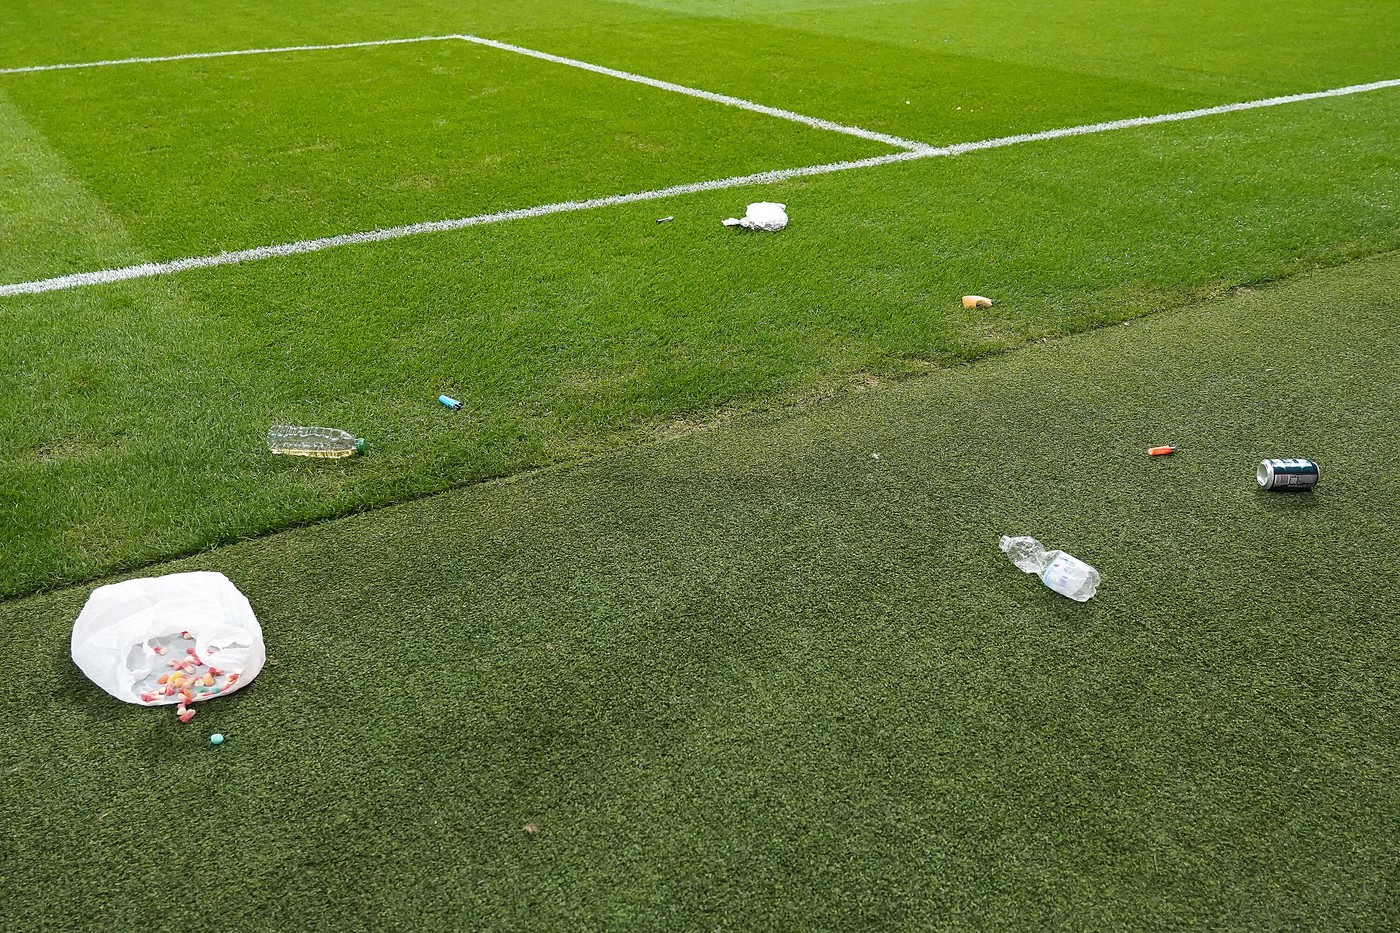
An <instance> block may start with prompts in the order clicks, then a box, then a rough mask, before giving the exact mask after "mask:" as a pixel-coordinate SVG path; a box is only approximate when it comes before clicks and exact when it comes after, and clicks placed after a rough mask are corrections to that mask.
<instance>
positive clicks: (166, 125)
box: [0, 0, 1400, 597]
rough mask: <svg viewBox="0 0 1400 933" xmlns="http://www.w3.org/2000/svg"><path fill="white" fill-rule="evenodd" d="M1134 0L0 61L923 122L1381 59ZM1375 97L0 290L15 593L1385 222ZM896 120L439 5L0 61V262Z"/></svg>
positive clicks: (438, 486)
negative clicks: (318, 449)
mask: <svg viewBox="0 0 1400 933" xmlns="http://www.w3.org/2000/svg"><path fill="white" fill-rule="evenodd" d="M1142 6H1143V8H1141V9H1137V8H1129V9H1119V8H1118V5H1116V4H1107V3H1104V2H1101V0H1055V2H1053V3H1030V2H1016V3H1002V4H995V5H988V4H973V3H963V2H937V3H931V2H912V3H878V2H864V3H844V4H840V3H836V4H833V3H821V4H812V3H805V2H770V3H752V4H736V3H646V4H644V3H630V4H622V3H578V2H568V3H563V2H557V0H553V2H519V3H512V4H508V5H507V4H487V3H460V2H447V0H441V2H436V0H406V2H400V3H395V4H387V3H368V2H359V3H348V4H341V5H337V6H336V7H335V8H334V9H326V8H325V7H324V6H323V5H321V4H311V3H309V2H306V0H297V2H289V3H282V4H276V5H268V4H263V3H254V2H251V0H235V2H229V3H224V4H220V5H218V6H217V7H213V8H208V9H205V8H201V9H200V10H199V12H198V14H190V13H189V12H188V9H187V6H186V5H185V4H177V3H174V2H173V0H163V2H143V3H140V4H137V3H135V2H133V0H119V2H107V0H104V2H102V3H97V2H95V0H74V2H69V3H64V4H55V3H53V2H51V0H44V2H36V0H16V2H13V3H9V4H6V6H5V8H4V10H2V11H0V68H3V67H14V66H23V65H35V64H48V63H58V62H81V61H92V60H98V59H110V58H119V57H124V56H150V55H163V54H181V53H188V52H198V51H215V50H221V49H237V48H255V47H269V46H287V45H298V44H306V43H325V42H347V41H362V40H371V39H380V38H393V37H405V36H417V35H430V34H444V33H456V32H470V33H474V34H479V35H485V36H488V37H491V38H497V39H502V40H505V41H510V42H515V43H518V44H521V45H525V46H530V47H535V48H541V49H544V50H546V51H550V52H556V53H559V54H564V55H570V56H574V57H577V58H581V59H585V60H588V61H592V62H596V63H598V64H602V65H607V66H612V67H618V68H623V69H628V70H632V71H636V72H640V73H642V74H646V75H650V76H652V77H657V78H662V79H668V80H673V81H678V82H681V83H686V84H691V85H694V86H698V87H701V88H705V89H708V90H713V91H718V92H723V93H729V94H734V95H738V96H740V97H745V98H749V99H753V100H757V101H759V102H761V103H764V104H769V105H773V106H779V107H787V108H790V109H793V110H796V111H798V112H801V113H806V114H810V115H812V116H816V117H822V118H826V119H832V120H838V121H844V122H847V123H852V124H856V125H860V126H864V127H867V128H869V129H874V130H880V131H883V132H887V133H895V134H898V135H901V136H907V137H911V138H914V139H919V140H922V141H924V142H928V143H936V144H942V143H952V142H963V141H970V140H978V139H984V138H988V137H995V136H1002V135H1006V134H1010V133H1018V132H1026V131H1035V130H1044V129H1051V128H1056V127H1062V126H1067V125H1074V124H1080V123H1086V122H1092V121H1098V120H1106V119H1113V118H1119V117H1132V116H1140V115H1144V114H1153V113H1160V112H1166V111H1174V110H1182V109H1187V108H1192V107H1200V106H1206V105H1213V104H1221V103H1229V102H1233V101H1239V100H1248V99H1254V98H1260V97H1267V96H1271V95H1277V94H1285V93H1294V92H1302V91H1314V90H1321V89H1325V88H1329V87H1336V86H1340V85H1345V84H1353V83H1357V82H1366V81H1373V80H1377V79H1385V78H1394V77H1397V76H1400V21H1398V20H1397V10H1400V8H1397V6H1396V5H1395V4H1393V3H1389V2H1355V0H1347V2H1342V0H1326V2H1317V3H1309V4H1297V5H1293V6H1286V5H1284V6H1281V5H1277V4H1273V5H1270V6H1269V7H1268V8H1267V9H1264V8H1261V7H1260V6H1259V5H1257V4H1252V3H1245V2H1243V0H1232V2H1223V3H1220V2H1217V3H1204V2H1191V3H1185V4H1175V5H1173V6H1172V7H1171V8H1170V9H1168V8H1166V7H1165V6H1160V5H1142ZM988 7H991V8H988ZM1397 132H1400V91H1395V90H1385V91H1379V92H1375V93H1371V94H1365V95H1358V96H1354V97H1346V98H1339V99H1334V100H1326V101H1313V102H1309V103H1306V104H1297V105H1290V106H1287V107H1279V108H1275V109H1272V110H1267V111H1256V112H1249V113H1236V114H1230V115H1226V116H1221V117H1216V118H1210V119H1206V120H1198V121H1191V122H1188V123H1180V124H1173V125H1165V126H1157V127H1150V128H1144V129H1138V130H1133V131H1127V132H1118V133H1113V134H1107V135H1103V136H1094V137H1082V138H1076V139H1067V140H1057V141H1054V142H1048V143H1040V144H1034V145H1024V146H1018V147H1013V148H1007V149H1001V150H996V151H990V152H982V153H975V154H970V155H967V156H963V157H959V158H957V159H936V160H928V161H924V162H918V163H909V164H903V165H897V166H883V167H880V168H876V169H870V170H864V171H859V172H847V173H844V174H840V175H830V176H823V177H820V178H809V179H804V180H799V181H790V182H787V183H783V184H780V185H771V186H764V187H758V188H749V189H738V190H731V191H721V192H712V193H708V194H702V195H689V196H686V197H681V198H674V199H670V200H665V201H658V202H653V203H649V204H641V205H632V206H629V207H615V208H609V209H604V210H598V211H592V212H588V213H583V214H572V215H560V216H551V217H544V218H539V219H536V220H530V221H520V222H515V223H511V224H505V225H500V226H494V227H489V228H478V229H472V230H466V231H459V232H456V233H451V234H435V235H431V236H423V237H416V238H413V239H409V240H400V241H396V242H394V243H384V244H376V245H371V246H364V247H349V248H344V249H338V250H331V251H327V252H323V253H317V254H314V255H308V256H301V257H296V258H289V259H278V260H270V261H266V262H261V263H254V264H249V265H243V266H236V267H225V268H221V269H215V270H207V271H202V272H193V273H186V274H181V275H176V276H171V277H168V278H163V279H153V280H143V281H136V282H128V283H124V284H119V285H110V286H101V287H92V288H84V289H75V290H71V291H64V292H55V293H50V294H47V295H40V296H35V297H8V298H0V347H3V351H0V352H3V354H4V365H3V366H0V524H2V525H3V543H0V548H3V550H0V597H3V596H13V595H18V594H22V593H27V592H32V591H34V590H36V589H41V588H45V587H52V586H56V585H61V584H63V583H66V582H73V581H77V580H82V579H89V578H91V577H92V576H93V575H95V574H100V573H107V572H111V571H113V570H117V569H121V568H128V567H134V566H139V565H141V564H142V563H145V562H149V561H151V560H154V559H158V558H163V557H168V556H171V555H175V554H180V553H187V552H190V551H194V550H197V549H200V548H203V547H207V546H211V545H214V544H218V543H224V542H229V541H234V540H237V539H240V538H246V537H250V536H254V535H259V534H263V533H267V532H270V531H275V530H277V529H279V528H284V527H287V526H289V525H295V524H298V523H304V522H310V521H314V520H317V519H321V518H325V517H328V516H334V515H339V514H344V513H347V512H351V511H356V510H362V509H367V508H372V507H375V506H378V505H383V504H385V503H388V502H393V501H396V500H402V499H407V498H412V497H414V496H419V495H423V494H426V493H430V492H433V491H438V490H442V489H446V488H450V487H453V486H458V485H462V484H466V483H470V482H473V481H476V480H480V479H483V478H487V477H493V476H500V475H506V474H510V473H513V472H516V471H519V470H521V469H524V468H527V467H531V466H538V465H542V464H547V463H552V462H558V461H561V460H568V459H571V458H575V457H578V456H581V455H587V454H591V453H596V452H598V451H600V450H602V449H604V448H606V447H608V446H609V445H613V444H616V443H619V442H626V441H631V440H635V439H637V438H639V437H647V436H650V435H651V434H652V433H654V432H656V431H658V430H661V431H665V430H666V429H667V426H668V425H671V424H673V423H675V422H677V421H682V422H684V421H687V420H697V419H699V420H703V419H706V418H709V417H712V416H713V415H714V414H715V413H716V412H720V411H725V410H736V409H737V410H743V409H751V408H762V407H764V406H766V405H769V404H772V403H773V402H774V401H775V400H791V399H800V398H807V397H812V396H815V395H822V394H825V393H829V392H831V391H833V390H836V389H839V388H840V387H841V386H844V385H846V384H849V383H851V382H856V383H859V382H863V381H865V380H866V379H867V378H868V377H869V376H870V375H871V374H873V375H875V376H876V377H880V376H892V375H903V374H908V373H911V372H919V371H923V370H926V369H928V368H930V367H936V366H940V365H943V364H948V363H955V362H960V361H964V360H968V359H972V358H976V357H978V356H981V355H985V354H987V353H989V352H994V351H998V350H1001V349H1005V348H1007V347H1013V346H1017V345H1020V344H1023V343H1025V342H1027V341H1032V340H1036V339H1039V338H1042V337H1048V336H1056V335H1061V334H1065V333H1071V332H1075V331H1080V330H1084V329H1086V328H1090V327H1094V326H1097V325H1101V324H1104V323H1110V322H1113V321H1116V320H1120V319H1124V318H1131V317H1134V316H1138V315H1141V314H1143V313H1146V312H1150V311H1154V310H1159V309H1161V308H1164V307H1171V306H1176V305H1180V304H1181V303H1182V302H1185V301H1188V300H1190V299H1192V298H1195V297H1200V296H1202V295H1206V294H1213V293H1218V292H1220V291H1221V290H1223V289H1225V288H1227V287H1229V286H1231V285H1234V284H1239V283H1250V282H1259V281H1263V280H1267V279H1271V278H1275V277H1278V276H1282V275H1288V274H1292V273H1295V272H1298V271H1300V270H1305V269H1308V268H1312V267H1315V266H1319V265H1329V264H1334V263H1337V262H1341V261H1343V260H1345V259H1348V258H1352V257H1356V256H1364V255H1368V254H1372V253H1376V252H1380V251H1384V250H1389V249H1394V248H1397V247H1400V233H1397V231H1400V190H1397V188H1398V187H1400V186H1397V179H1400V157H1398V156H1397V154H1396V150H1395V147H1394V145H1393V142H1394V139H1395V138H1396V135H1397ZM882 151H888V150H885V149H883V148H882V147H881V146H879V145H877V144H873V143H870V142H867V141H864V140H860V139H853V138H850V137H846V136H842V135H837V134H832V133H826V132H820V131H816V130H810V129H807V128H804V127H801V126H798V125H795V124H791V123H787V122H783V121H778V120H773V119H768V118H766V117H762V116H759V115H756V114H753V113H748V112H742V111H738V110H734V109H731V108H726V107H723V106H719V105H715V104H710V103H707V102H703V101H699V100H695V99H692V98H686V97H681V96H677V95H673V94H669V93H667V92H664V91H660V90H657V89H653V88H646V87H640V86H637V85H633V84H627V83H623V82H616V81H611V80H610V79H608V78H605V77H602V76H599V75H595V74H588V73H584V72H581V71H577V70H573V69H569V68H565V67H562V66H556V65H551V64H547V63H544V62H540V61H536V60H532V59H527V58H522V57H518V56H513V55H510V54H508V53H504V52H500V51H497V50H491V49H484V48H480V47H474V46H468V45H466V44H464V43H456V42H453V43H425V44H420V45H413V46H394V47H382V48H374V49H353V50H336V51H322V52H304V53H289V54H285V55H275V56H249V57H240V58H227V59H207V60H200V61H186V62H165V63H156V64H145V65H130V66H121V67H112V68H103V69H97V70H91V71H84V70H75V71H61V72H42V73H31V74H15V75H0V284H8V283H12V282H16V281H23V280H27V279H31V278H36V277H47V276H52V275H60V274H66V273H70V272H81V271H88V270H92V269H100V268H107V267H110V266H114V265H123V264H127V263H132V262H140V261H145V260H148V259H171V258H179V257H182V256H189V255H198V254H203V253H208V252H213V251H218V250H221V249H234V248H241V247H250V246H258V245H264V244H266V243H270V242H280V241H284V240H287V239H299V238H304V237H312V236H319V235H323V234H327V233H341V232H353V231H355V230H364V229H370V228H372V227H375V226H383V225H392V224H398V223H406V222H413V221H420V220H437V219H442V218H445V217H454V216H466V215H471V214H476V213H482V212H485V211H491V210H497V209H500V208H503V207H512V208H513V207H530V206H533V205H535V204H538V203H541V202H545V201H552V200H559V199H568V198H580V197H583V198H586V197H594V196H600V195H609V194H622V193H627V192H630V191H637V190H642V189H646V188H649V187H656V186H664V185H669V184H675V183H682V182H691V181H701V180H705V179H708V178H713V177H720V176H726V175H731V174H737V173H744V172H749V171H754V170H759V169H769V168H788V167H794V166H800V165H805V164H810V163H813V162H824V161H831V160H838V159H853V158H860V157H862V156H866V155H871V154H877V153H880V152H882ZM763 199H776V200H781V201H786V202H787V203H788V205H789V207H790V209H791V212H792V216H793V223H792V226H790V227H789V228H788V230H786V231H784V232H783V233H782V234H780V235H778V236H775V237H757V236H745V235H742V234H737V233H736V232H735V231H731V230H726V229H723V228H722V227H720V225H719V220H720V219H722V218H724V217H728V216H733V215H735V214H737V213H739V212H741V211H742V209H743V206H744V204H745V203H746V202H747V201H750V200H763ZM665 215H674V216H675V217H676V220H675V222H674V223H671V224H668V225H665V226H661V227H658V226H656V225H655V224H654V220H655V219H656V218H657V217H660V216H665ZM966 292H979V293H990V294H992V295H994V296H995V297H996V298H997V299H998V305H997V307H996V308H994V309H993V311H992V312H991V313H978V314H965V313H963V312H962V311H961V310H960V309H959V307H958V306H957V297H958V296H959V295H961V294H964V293H966ZM444 392H445V393H447V394H450V395H454V396H456V397H458V398H461V399H463V401H465V402H466V408H465V410H464V411H463V412H461V413H460V414H458V415H450V414H449V413H447V412H446V411H444V410H443V409H441V408H439V407H437V406H436V404H435V402H434V399H435V398H436V396H437V395H438V394H439V393H444ZM281 421H292V422H300V423H311V424H328V425H332V426H339V427H344V428H347V429H349V430H352V431H354V432H355V433H357V434H361V435H364V436H365V437H367V438H368V440H369V443H370V449H371V454H370V456H368V457H366V458H364V459H363V460H361V461H358V462H355V463H347V464H341V465H339V466H331V467H323V468H319V469H315V470H308V469H306V468H305V465H304V464H298V463H287V462H283V461H279V460H276V459H274V458H271V457H269V456H268V455H267V454H266V453H265V451H264V450H263V448H262V437H263V435H264V434H265V432H266V430H267V427H268V426H269V425H270V424H272V423H274V422H281Z"/></svg>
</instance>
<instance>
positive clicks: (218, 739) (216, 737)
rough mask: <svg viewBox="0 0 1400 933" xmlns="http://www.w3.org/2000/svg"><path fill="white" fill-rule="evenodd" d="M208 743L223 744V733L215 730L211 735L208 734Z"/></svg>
mask: <svg viewBox="0 0 1400 933" xmlns="http://www.w3.org/2000/svg"><path fill="white" fill-rule="evenodd" d="M209 744H210V745H223V744H224V737H223V734H222V733H219V732H215V733H214V734H213V735H211V736H209Z"/></svg>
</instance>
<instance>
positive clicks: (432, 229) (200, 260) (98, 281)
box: [0, 79, 1400, 296]
mask: <svg viewBox="0 0 1400 933" xmlns="http://www.w3.org/2000/svg"><path fill="white" fill-rule="evenodd" d="M1393 87H1400V79H1393V80H1387V81H1373V82H1371V83H1370V84H1353V85H1350V86H1348V87H1340V88H1332V89H1331V90H1326V91H1313V92H1310V93H1306V94H1289V95H1287V96H1284V97H1269V98H1265V99H1263V100H1252V101H1243V102H1241V103H1235V104H1222V105H1220V106H1218V107H1202V108H1200V109H1197V110H1182V111H1177V112H1175V113H1163V114H1158V115H1157V116H1155V117H1134V118H1132V119H1128V120H1111V121H1109V122H1106V123H1088V124H1084V125H1082V126H1071V127H1065V128H1064V129H1058V130H1045V131H1043V132H1039V133H1021V134H1018V135H1015V136H1001V137H998V138H996V139H985V140H982V141H980V142H972V143H958V144H956V145H952V146H942V147H939V148H925V149H918V150H914V151H907V152H894V153H890V154H889V155H883V156H874V157H872V158H869V159H859V160H856V161H853V162H831V163H828V164H825V165H808V166H804V167H802V168H789V169H780V170H778V171H773V172H759V173H757V174H753V175H736V176H734V177H732V178H718V179H715V180H713V181H701V182H694V183H692V184H686V185H674V186H672V187H670V188H658V189H655V190H653V191H640V192H637V193H635V194H620V195H614V196H612V197H605V198H593V199H591V200H587V201H562V202H559V203H556V204H542V205H540V206H538V207H527V208H522V209H519V210H513V211H501V212H499V213H495V214H479V215H477V216H475V217H462V218H458V219H455V220H436V221H431V222H428V223H418V224H408V225H405V226H402V227H389V228H387V229H383V230H370V231H366V232H363V233H346V234H342V235H340V236H332V237H322V238H321V239H316V240H299V241H297V242H295V243H282V244H279V245H276V246H259V247H256V248H254V249H244V250H238V251H236V252H231V253H219V254H217V255H213V256H194V257H191V258H189V259H176V260H173V261H171V262H148V263H143V264H141V265H139V266H125V267H122V268H119V269H103V270H99V271H96V272H80V273H76V274H74V275H62V276H58V277H56V278H51V279H37V280H35V281H32V282H16V283H14V284H12V285H0V296H8V295H37V294H40V293H42V292H51V291H58V290H60V289H67V288H79V287H82V286H85V285H104V284H107V283H111V282H123V281H127V280H129V279H144V278H151V277H152V276H157V275H168V274H170V273H172V272H185V271H188V270H191V269H208V268H212V267H214V266H228V265H234V264H237V263H243V262H252V261H255V260H258V259H272V258H274V257H278V256H296V255H299V254H301V253H315V252H319V251H321V250H324V249H333V248H334V247H337V246H351V245H354V244H359V243H379V242H383V241H385V240H397V239H401V238H403V237H409V236H417V235H418V234H420V233H439V232H442V231H447V230H461V229H464V228H466V227H478V226H483V225H485V224H494V223H502V222H504V221H509V220H525V219H527V218H531V217H544V216H546V215H548V214H563V213H569V212H573V211H587V210H593V209H594V208H599V207H612V206H614V205H618V204H633V203H636V202H638V201H653V200H656V199H658V198H669V197H675V196H677V195H683V194H694V193H697V192H701V191H718V190H721V189H724V188H739V187H744V186H750V185H766V184H771V183H773V182H778V181H783V180H785V179H789V178H802V177H806V176H810V175H825V174H828V173H831V172H845V171H849V170H851V169H859V168H872V167H874V166H877V165H890V164H892V163H895V162H912V161H914V160H917V159H928V158H935V157H938V156H955V155H961V154H963V153H967V152H979V151H981V150H984V149H998V148H1001V147H1003V146H1015V145H1019V144H1021V143H1028V142H1039V141H1042V140H1049V139H1061V138H1064V137H1066V136H1084V135H1087V134H1090V133H1105V132H1109V131H1112V130H1123V129H1131V128H1133V127H1139V126H1153V125H1155V124H1158V123H1175V122H1178V121H1181V120H1195V119H1199V118H1201V117H1209V116H1215V115H1217V114H1225V113H1236V112H1239V111H1241V110H1258V109H1261V108H1264V107H1278V106H1280V105H1283V104H1293V103H1299V102H1302V101H1309V100H1319V99H1322V98H1326V97H1345V96H1347V95H1350V94H1363V93H1366V92H1367V91H1379V90H1383V89H1386V88H1393Z"/></svg>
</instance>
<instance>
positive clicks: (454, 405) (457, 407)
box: [438, 395, 462, 411]
mask: <svg viewBox="0 0 1400 933" xmlns="http://www.w3.org/2000/svg"><path fill="white" fill-rule="evenodd" d="M438 401H439V402H441V403H442V404H444V405H446V406H447V407H448V408H450V409H452V410H453V411H461V410H462V403H461V402H459V401H457V400H456V399H455V398H453V397H452V396H450V395H439V396H438Z"/></svg>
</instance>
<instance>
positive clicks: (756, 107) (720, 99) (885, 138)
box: [457, 35, 932, 152]
mask: <svg viewBox="0 0 1400 933" xmlns="http://www.w3.org/2000/svg"><path fill="white" fill-rule="evenodd" d="M457 38H458V39H461V40H463V41H465V42H473V43H475V44H477V45H484V46H487V47H489V48H493V49H500V50H501V51H503V52H514V53H515V54H517V55H528V56H529V57H531V58H538V59H541V60H542V61H546V62H553V63H554V64H556V65H568V66H569V67H570V68H581V69H583V70H584V71H591V72H593V73H595V74H600V75H607V76H608V77H610V78H619V79H621V80H623V81H631V82H633V83H634V84H645V85H646V86H647V87H654V88H660V89H661V90H663V91H673V92H675V93H677V94H685V95H687V96H689V97H698V98H700V99H701V100H708V101H710V102H712V103H716V104H724V105H725V106H726V107H738V108H739V109H741V110H751V111H753V112H754V113H761V114H764V115H766V116H770V117H777V118H778V119H780V120H791V121H792V122H793V123H801V124H803V125H805V126H810V127H812V128H813V129H818V130H829V131H831V132H833V133H845V134H846V135H847V136H858V137H860V138H861V139H869V140H872V141H874V142H878V143H884V144H885V145H887V146H894V147H895V148H896V149H907V150H909V151H911V152H922V151H923V150H925V149H929V148H932V147H930V146H929V145H928V144H926V143H921V142H915V141H914V140H912V139H903V138H901V137H899V136H890V135H889V134H887V133H877V132H875V131H874V130H866V129H861V128H860V127H858V126H847V125H846V124H844V123H835V122H833V121H831V120H822V119H819V118H817V117H809V116H805V115H803V114H800V113H794V112H793V111H791V110H783V109H781V108H779V107H769V106H767V105H765V104H756V103H754V102H753V101H751V100H744V99H743V98H742V97H730V96H729V95H728V94H716V93H714V92H713V91H702V90H700V89H699V88H693V87H686V86H685V85H684V84H675V83H673V82H671V81H661V80H658V79H657V78H648V77H646V76H645V75H638V74H632V73H631V72H630V71H618V70H617V69H616V68H607V67H604V66H603V65H594V64H592V63H590V62H584V61H579V60H578V59H576V58H565V57H563V56H562V55H552V54H550V53H549V52H540V51H537V50H535V49H527V48H524V47H523V46H519V45H511V44H510V43H508V42H497V41H496V40H495V39H483V38H481V37H480V36H467V35H460V36H457Z"/></svg>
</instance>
